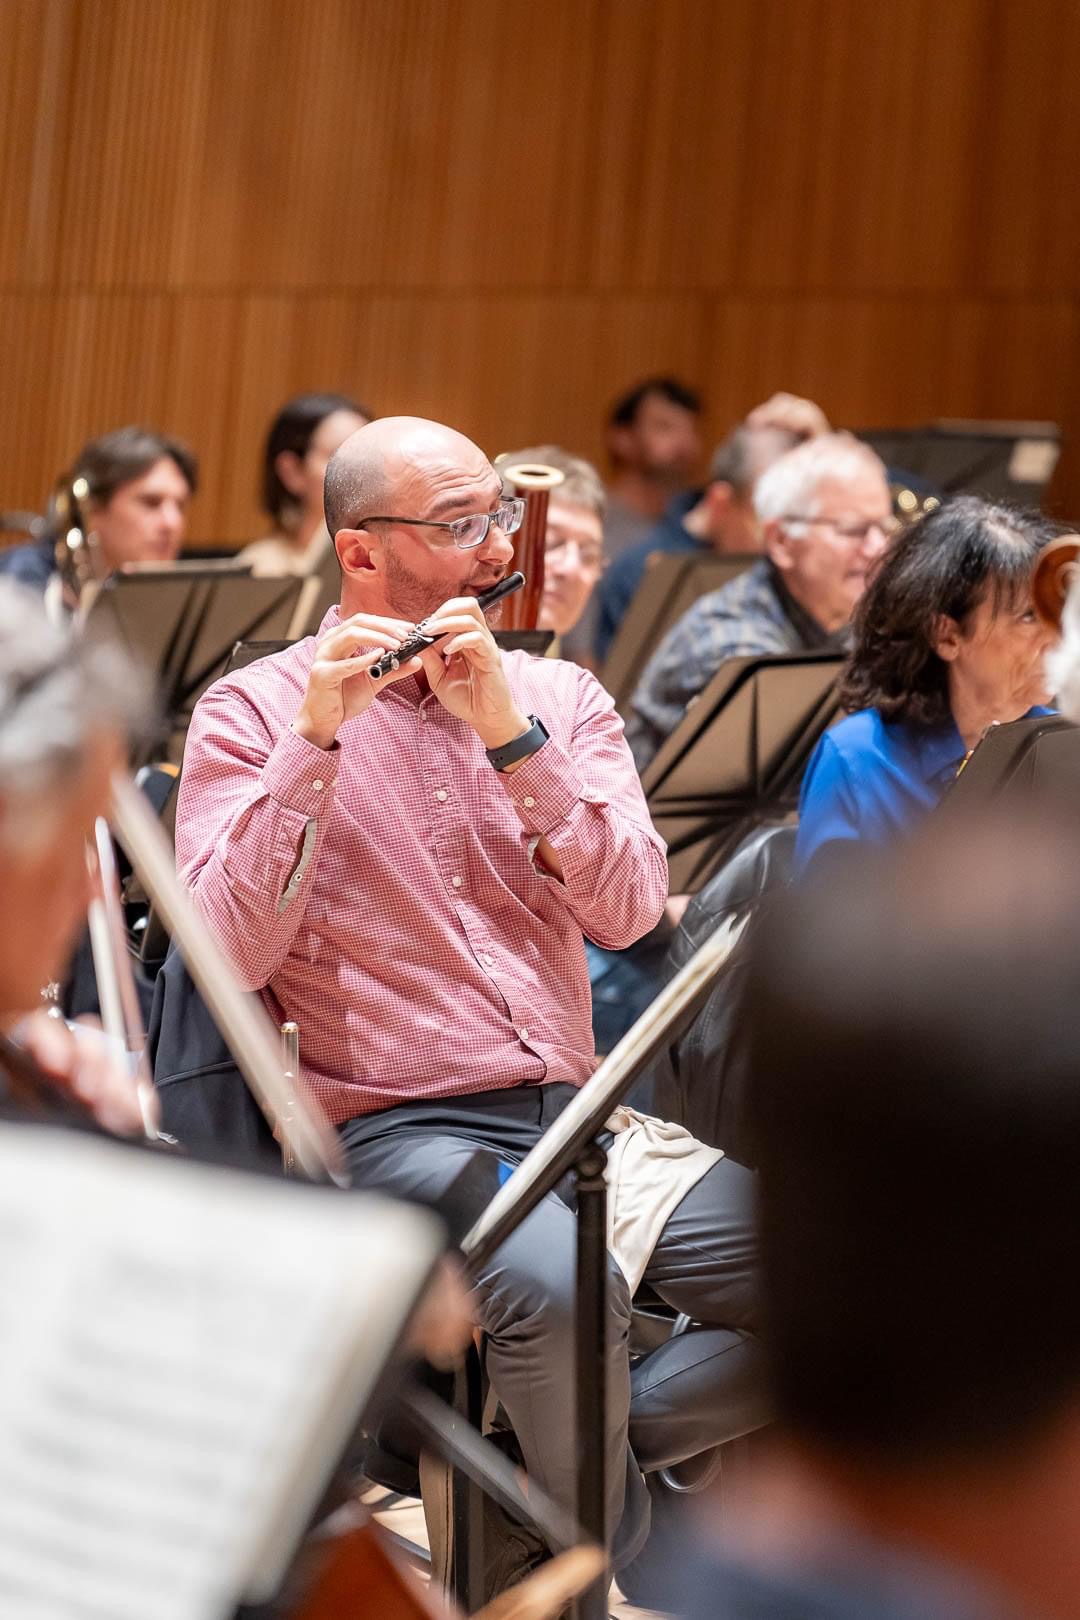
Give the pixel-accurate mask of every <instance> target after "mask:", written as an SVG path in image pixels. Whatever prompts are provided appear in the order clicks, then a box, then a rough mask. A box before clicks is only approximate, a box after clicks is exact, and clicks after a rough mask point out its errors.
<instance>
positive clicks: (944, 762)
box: [795, 708, 1053, 872]
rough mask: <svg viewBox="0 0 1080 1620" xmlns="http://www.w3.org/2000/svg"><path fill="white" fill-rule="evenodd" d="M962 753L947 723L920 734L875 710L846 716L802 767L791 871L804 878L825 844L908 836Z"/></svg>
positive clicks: (951, 724) (1043, 711)
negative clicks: (807, 763) (796, 832)
mask: <svg viewBox="0 0 1080 1620" xmlns="http://www.w3.org/2000/svg"><path fill="white" fill-rule="evenodd" d="M1029 713H1030V714H1032V715H1039V714H1052V713H1053V710H1051V709H1044V708H1035V709H1031V710H1029ZM966 752H967V750H966V749H965V747H964V744H963V740H962V739H961V736H960V733H959V732H958V731H957V729H956V725H955V723H954V722H953V721H952V720H951V719H950V720H949V721H948V723H947V724H946V725H943V726H938V727H936V728H935V729H933V730H927V729H925V728H924V727H921V726H912V725H909V724H908V723H907V722H906V721H904V720H884V719H883V718H882V716H881V713H880V711H879V710H877V709H862V710H861V711H860V712H859V713H858V714H851V715H848V717H847V719H846V720H841V721H840V723H839V725H836V726H834V727H833V728H832V730H831V731H827V732H826V733H825V735H824V736H823V737H822V739H821V741H820V742H819V743H818V745H817V747H816V748H815V749H814V752H813V754H812V755H811V757H810V763H809V765H808V766H807V768H806V775H805V776H804V777H803V784H802V794H801V797H800V800H799V831H798V837H797V838H796V842H795V868H796V871H798V872H804V871H805V870H806V868H807V866H808V864H809V862H810V860H811V858H812V857H813V856H814V855H816V854H817V852H818V850H820V849H821V848H822V846H823V845H825V844H831V843H836V842H838V841H840V840H843V839H855V838H860V839H868V840H870V841H871V842H872V843H878V844H881V843H886V842H887V841H889V840H891V839H893V838H896V837H898V836H900V835H901V834H903V833H906V832H909V831H910V830H911V829H912V827H914V826H915V824H916V823H917V822H919V821H921V820H922V818H923V816H924V815H925V814H926V813H927V811H929V810H932V809H933V808H934V806H935V805H936V804H938V802H939V801H940V799H941V797H942V795H943V794H944V792H945V789H946V788H947V787H948V785H949V783H950V782H951V781H953V779H954V778H955V776H956V773H957V771H958V769H959V767H960V764H961V762H962V761H963V758H964V755H965V753H966Z"/></svg>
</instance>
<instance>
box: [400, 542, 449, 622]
mask: <svg viewBox="0 0 1080 1620" xmlns="http://www.w3.org/2000/svg"><path fill="white" fill-rule="evenodd" d="M386 583H387V585H388V587H389V592H388V595H389V598H390V606H391V607H392V609H393V611H394V613H395V614H397V615H398V617H399V618H402V619H408V620H409V621H410V623H412V624H419V623H420V620H421V619H425V618H427V616H428V614H429V613H434V611H435V609H436V608H438V607H441V606H442V604H443V602H444V601H445V600H446V598H445V597H443V596H442V595H441V594H440V593H439V592H438V591H437V590H436V589H434V588H433V586H432V583H431V581H430V580H428V579H425V578H424V577H423V575H422V574H415V573H414V572H413V570H412V569H411V568H409V567H407V566H406V564H405V563H403V562H402V560H401V558H400V557H398V556H397V555H396V554H395V553H394V551H393V550H392V549H390V548H388V549H387V552H386Z"/></svg>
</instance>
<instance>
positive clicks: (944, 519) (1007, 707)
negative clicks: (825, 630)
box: [796, 496, 1060, 870]
mask: <svg viewBox="0 0 1080 1620" xmlns="http://www.w3.org/2000/svg"><path fill="white" fill-rule="evenodd" d="M1059 532H1060V531H1059V529H1058V526H1057V525H1055V524H1053V523H1051V522H1049V521H1048V520H1047V519H1046V518H1044V517H1042V516H1041V515H1040V514H1039V513H1037V512H1021V511H1012V510H1010V509H1009V508H1007V507H1003V506H992V505H990V504H989V503H987V502H986V501H982V500H978V499H976V498H975V497H974V496H964V497H962V498H960V499H957V500H954V501H950V502H948V503H947V504H946V505H944V506H941V507H939V508H937V509H936V510H935V511H933V512H931V513H929V514H928V515H927V516H926V517H924V518H921V519H920V520H919V522H917V523H914V524H912V526H911V527H910V528H909V529H907V530H905V531H904V532H903V533H902V534H901V535H900V537H899V538H898V539H897V540H896V541H895V542H894V543H893V545H892V547H891V548H890V550H889V551H887V552H886V553H885V556H884V557H883V558H882V561H881V564H880V566H879V568H878V570H877V573H876V574H875V576H874V578H873V580H872V582H871V584H870V586H869V588H868V590H867V591H866V594H865V595H864V596H863V599H862V601H861V603H860V604H859V607H858V609H857V611H856V614H855V623H854V645H853V649H852V653H851V658H850V660H849V662H848V665H847V669H846V671H845V674H844V677H843V680H842V682H841V688H840V698H841V702H842V704H843V706H844V708H845V709H847V710H849V711H852V712H849V714H848V716H847V718H846V719H845V720H842V721H841V722H840V723H839V725H837V726H834V727H833V729H832V730H831V731H828V732H826V734H825V736H824V737H822V739H821V741H820V742H819V743H818V746H817V748H816V749H815V751H814V754H813V756H812V757H811V760H810V764H809V766H808V767H807V771H806V776H805V778H804V780H803V788H802V799H801V802H800V806H799V832H798V841H797V844H796V864H797V866H798V868H799V869H800V870H803V869H805V868H806V866H807V864H808V863H809V861H810V860H811V858H812V857H814V856H815V855H816V854H817V852H818V851H819V850H820V849H821V848H822V847H823V846H825V845H827V844H835V843H836V842H838V841H843V840H850V839H869V840H871V841H873V842H878V843H881V842H885V841H886V840H888V839H890V838H893V837H895V836H897V835H898V834H900V833H902V832H904V831H906V830H907V829H908V828H909V827H910V826H912V825H913V824H914V823H915V822H916V821H918V820H919V819H920V818H921V816H923V815H924V814H925V813H926V811H928V810H930V809H932V808H933V807H934V806H935V805H936V804H937V803H938V801H939V800H940V798H941V796H942V794H943V793H944V791H945V789H946V787H947V786H948V784H949V783H950V782H951V781H953V779H954V778H955V776H956V773H957V771H958V770H959V768H960V766H961V765H962V764H963V762H964V759H965V758H966V756H967V755H968V754H969V753H970V752H971V750H972V749H973V748H974V747H975V745H976V743H978V741H979V740H980V738H981V737H982V736H983V734H984V732H985V731H986V729H987V727H988V726H991V725H994V724H996V723H999V722H1002V721H1007V720H1018V719H1020V718H1021V717H1022V716H1023V715H1026V714H1029V713H1033V712H1034V713H1045V712H1046V711H1045V710H1044V709H1042V708H1040V707H1039V705H1042V704H1044V703H1045V702H1046V700H1047V698H1048V697H1049V695H1050V694H1049V691H1048V688H1047V676H1046V671H1045V668H1044V656H1045V653H1046V651H1047V649H1048V647H1049V645H1050V642H1051V639H1052V637H1051V633H1050V632H1049V631H1048V630H1047V629H1046V627H1045V626H1044V625H1043V624H1042V623H1041V622H1040V621H1039V620H1038V619H1037V618H1036V615H1035V613H1034V610H1033V608H1032V603H1031V573H1032V568H1033V565H1034V562H1035V558H1036V556H1037V555H1038V553H1039V552H1040V551H1041V550H1042V548H1043V546H1045V545H1047V544H1048V542H1049V541H1050V540H1052V539H1053V538H1054V537H1055V535H1056V534H1058V533H1059Z"/></svg>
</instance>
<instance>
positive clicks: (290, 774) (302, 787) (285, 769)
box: [262, 730, 341, 820]
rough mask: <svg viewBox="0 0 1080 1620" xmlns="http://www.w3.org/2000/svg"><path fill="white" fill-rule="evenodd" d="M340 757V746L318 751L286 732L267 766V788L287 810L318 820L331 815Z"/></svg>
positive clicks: (267, 791)
mask: <svg viewBox="0 0 1080 1620" xmlns="http://www.w3.org/2000/svg"><path fill="white" fill-rule="evenodd" d="M340 758H341V749H340V747H339V746H338V744H337V743H335V744H334V746H333V748H317V747H316V746H315V744H314V743H310V742H308V741H307V739H306V738H304V737H298V736H297V735H296V732H295V731H292V730H289V731H286V732H284V733H283V734H282V735H281V737H280V738H279V739H278V741H277V743H276V744H275V745H274V748H273V751H272V752H271V754H270V755H269V757H268V759H267V761H266V764H265V766H264V767H263V772H262V785H263V789H264V791H265V792H266V793H268V794H269V796H270V798H272V799H276V800H277V802H278V804H280V805H281V806H282V807H283V808H284V809H286V810H295V811H297V812H298V813H299V814H300V815H302V816H304V817H310V818H312V819H314V820H318V819H319V816H320V813H329V809H330V805H331V802H332V800H333V792H334V784H335V783H336V781H337V773H338V762H339V760H340Z"/></svg>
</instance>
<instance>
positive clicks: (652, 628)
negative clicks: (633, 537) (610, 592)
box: [600, 551, 761, 717]
mask: <svg viewBox="0 0 1080 1620" xmlns="http://www.w3.org/2000/svg"><path fill="white" fill-rule="evenodd" d="M760 560H761V559H760V558H759V557H755V556H750V555H748V554H742V553H738V554H736V553H731V554H729V555H728V556H722V555H720V554H718V553H716V552H705V553H702V552H685V551H679V552H656V553H655V554H654V555H653V557H652V559H651V560H650V562H649V564H648V566H647V567H646V569H645V571H644V573H643V574H642V576H641V583H640V585H639V586H638V588H637V590H636V591H635V592H634V596H633V599H632V601H631V603H630V606H629V607H628V608H627V610H626V613H625V615H624V617H623V620H622V623H621V624H620V625H619V628H618V630H617V631H616V633H615V639H614V641H613V642H612V644H611V647H610V649H609V651H608V655H607V658H606V659H605V661H604V667H603V669H602V671H601V673H600V680H601V682H602V684H603V685H604V687H605V688H606V689H607V691H609V692H610V693H611V695H612V697H613V698H614V699H615V707H616V709H617V710H618V711H619V713H620V714H621V715H623V716H624V717H625V715H626V711H627V708H628V707H629V703H630V699H631V698H632V697H633V695H634V688H635V687H636V686H637V683H638V680H639V679H640V676H641V672H642V670H643V669H644V667H645V665H646V663H647V662H648V660H649V658H650V657H651V656H652V654H653V652H654V651H655V650H656V648H657V647H658V646H659V644H660V642H661V641H662V640H663V638H664V637H665V636H666V635H667V633H668V631H669V630H670V629H671V628H672V626H673V625H675V624H677V623H678V621H679V620H680V619H681V618H682V617H683V614H684V613H689V611H690V609H691V608H692V607H693V605H694V603H695V602H696V601H698V599H699V598H700V597H702V596H707V595H709V594H710V592H712V591H718V590H720V589H721V587H722V586H724V585H727V584H729V583H730V581H731V580H733V579H734V578H735V577H736V575H738V574H742V573H745V571H746V570H747V569H748V568H750V567H751V566H752V565H753V564H754V563H756V562H760Z"/></svg>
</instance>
